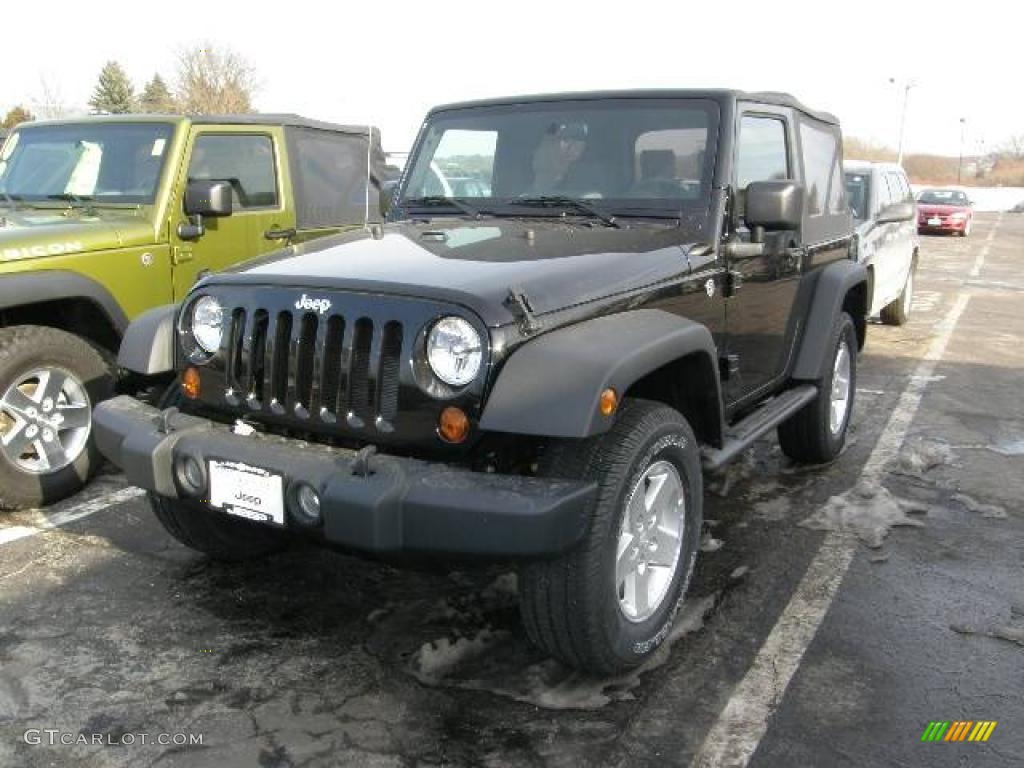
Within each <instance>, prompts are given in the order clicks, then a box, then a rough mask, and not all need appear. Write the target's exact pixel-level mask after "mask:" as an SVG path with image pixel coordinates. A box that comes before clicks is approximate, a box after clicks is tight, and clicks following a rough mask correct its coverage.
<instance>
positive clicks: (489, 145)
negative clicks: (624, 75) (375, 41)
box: [399, 99, 718, 216]
mask: <svg viewBox="0 0 1024 768" xmlns="http://www.w3.org/2000/svg"><path fill="white" fill-rule="evenodd" d="M717 127H718V106H717V104H715V103H714V102H713V101H708V100H702V99H601V100H578V101H558V102H538V103H526V104H515V105H502V106H497V107H493V106H492V107H473V108H466V109H460V110H453V111H450V112H442V113H439V114H437V115H435V116H434V117H432V118H431V119H430V122H429V123H428V124H427V126H426V128H425V130H424V132H423V135H422V139H421V141H420V144H419V148H418V150H417V153H416V156H415V157H414V158H413V160H412V162H411V164H410V167H409V170H408V174H407V181H406V184H405V187H404V190H403V192H402V198H401V200H400V201H399V206H401V207H406V208H416V207H417V200H419V201H421V202H426V201H427V200H428V199H430V200H434V201H436V200H437V199H438V198H461V199H463V200H466V201H470V202H471V203H472V205H473V206H474V208H475V209H477V210H486V212H488V213H496V214H500V213H502V212H508V211H509V209H515V208H516V207H517V203H520V202H521V201H524V200H527V201H529V200H534V201H536V200H537V199H538V198H543V199H544V201H546V202H548V203H551V202H552V201H555V202H557V201H558V200H570V201H571V200H587V201H588V202H590V203H592V206H591V207H592V208H594V209H598V208H599V209H600V210H603V211H607V212H608V213H614V214H616V215H630V214H633V215H654V216H659V215H671V216H679V215H680V213H681V212H682V211H683V210H684V209H689V210H690V212H691V213H692V212H696V211H698V210H700V209H707V207H708V200H709V197H710V188H711V175H712V172H713V169H714V157H715V142H716V138H717ZM549 208H555V209H557V208H558V206H557V205H547V206H544V208H543V209H538V210H536V211H534V214H535V215H543V211H544V210H548V209H549ZM584 210H585V209H583V208H580V207H579V206H577V207H576V208H574V209H572V210H570V211H568V212H569V213H580V212H582V211H584ZM520 212H521V211H520ZM556 212H557V211H556Z"/></svg>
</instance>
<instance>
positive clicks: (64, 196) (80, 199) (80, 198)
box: [46, 192, 92, 205]
mask: <svg viewBox="0 0 1024 768" xmlns="http://www.w3.org/2000/svg"><path fill="white" fill-rule="evenodd" d="M46 199H47V200H63V201H64V202H65V203H70V204H71V205H75V204H78V205H85V204H86V203H91V202H92V198H91V197H88V196H86V195H75V194H72V193H71V192H61V193H60V194H58V195H47V196H46Z"/></svg>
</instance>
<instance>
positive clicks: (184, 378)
mask: <svg viewBox="0 0 1024 768" xmlns="http://www.w3.org/2000/svg"><path fill="white" fill-rule="evenodd" d="M181 391H182V392H184V393H185V397H187V398H188V399H189V400H196V399H198V397H199V370H198V369H196V368H186V369H185V372H184V373H183V374H181Z"/></svg>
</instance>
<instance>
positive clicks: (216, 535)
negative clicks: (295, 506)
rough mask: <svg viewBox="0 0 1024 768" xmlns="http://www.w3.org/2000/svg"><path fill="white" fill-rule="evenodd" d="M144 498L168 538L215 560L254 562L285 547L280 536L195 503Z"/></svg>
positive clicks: (256, 524)
mask: <svg viewBox="0 0 1024 768" xmlns="http://www.w3.org/2000/svg"><path fill="white" fill-rule="evenodd" d="M146 495H147V497H148V498H149V505H150V507H152V509H153V514H155V515H156V519H157V520H159V521H160V524H161V525H162V526H163V527H164V529H165V530H166V531H167V532H168V533H169V534H171V536H173V537H174V538H175V539H177V540H178V541H180V542H181V543H182V544H184V545H185V546H186V547H189V548H190V549H194V550H196V551H198V552H202V553H203V554H206V555H209V556H210V557H212V558H213V559H214V560H225V561H228V562H238V561H243V560H254V559H257V558H260V557H266V556H267V555H271V554H273V553H274V552H278V551H280V550H282V549H284V547H285V546H286V543H287V542H286V539H285V534H284V533H283V532H279V531H275V530H272V529H269V528H265V527H263V526H261V525H260V524H259V523H252V522H249V521H247V520H236V519H234V518H231V517H228V516H227V515H226V514H224V513H222V512H218V511H216V510H212V509H210V508H208V507H206V506H205V505H203V504H201V503H199V502H197V501H186V500H183V499H168V498H166V497H164V496H157V495H156V494H155V493H147V494H146Z"/></svg>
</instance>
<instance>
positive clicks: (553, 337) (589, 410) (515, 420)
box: [480, 309, 721, 438]
mask: <svg viewBox="0 0 1024 768" xmlns="http://www.w3.org/2000/svg"><path fill="white" fill-rule="evenodd" d="M693 353H698V354H703V355H707V357H708V364H709V365H712V366H714V365H716V361H717V359H718V353H717V351H716V348H715V343H714V340H713V338H712V336H711V332H710V331H708V329H707V328H706V327H705V326H704V325H701V324H700V323H696V322H693V321H692V320H687V319H686V318H683V317H679V316H678V315H674V314H672V313H670V312H666V311H664V310H660V309H637V310H631V311H627V312H622V313H619V314H615V315H609V316H606V317H599V318H595V319H593V320H586V321H583V322H581V323H577V324H576V325H572V326H569V327H566V328H560V329H558V330H555V331H551V332H550V333H546V334H544V335H543V336H539V337H537V338H534V339H532V340H529V341H527V342H525V343H524V344H523V345H522V346H520V347H519V348H518V349H516V350H515V351H514V352H513V353H512V354H511V356H510V357H509V359H508V361H507V362H506V363H505V365H504V367H503V368H502V369H501V372H500V373H499V375H498V378H497V381H496V382H495V384H494V387H493V389H492V391H491V393H490V396H489V397H488V399H487V402H486V405H485V407H484V411H483V415H482V416H481V419H480V428H481V429H483V430H485V431H494V432H508V433H512V434H520V435H539V436H546V437H576V438H582V437H589V436H591V435H596V434H600V433H602V432H606V431H607V430H608V428H609V427H610V426H611V424H612V422H613V421H614V415H613V416H603V415H601V413H600V411H599V409H598V403H599V399H600V396H601V392H602V391H604V389H605V388H607V387H612V388H613V389H614V390H615V391H616V392H617V393H618V394H619V396H620V397H621V396H622V394H623V393H624V392H626V391H627V390H628V389H629V387H630V386H631V385H632V384H633V383H635V382H636V381H638V380H639V379H641V378H643V377H644V376H646V375H647V374H649V373H651V372H652V371H655V370H657V369H658V368H661V367H662V366H664V365H666V364H668V363H671V362H673V361H676V360H679V359H680V358H683V357H685V356H687V355H690V354H693ZM713 370H714V371H716V375H715V376H714V381H715V384H716V386H717V385H718V376H717V368H713ZM716 394H718V393H716ZM717 402H718V403H719V404H721V396H720V394H718V397H717Z"/></svg>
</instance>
